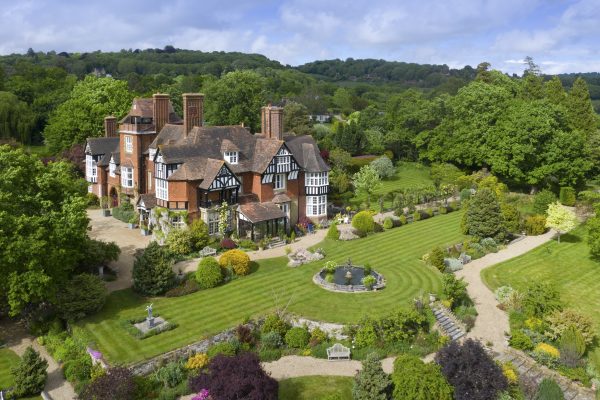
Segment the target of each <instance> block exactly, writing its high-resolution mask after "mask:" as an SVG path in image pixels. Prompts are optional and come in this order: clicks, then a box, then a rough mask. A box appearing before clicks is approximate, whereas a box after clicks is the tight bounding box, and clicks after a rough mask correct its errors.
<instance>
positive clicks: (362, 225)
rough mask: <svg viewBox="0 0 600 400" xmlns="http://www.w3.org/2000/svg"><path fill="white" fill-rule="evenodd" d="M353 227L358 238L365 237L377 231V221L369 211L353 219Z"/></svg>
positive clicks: (358, 214) (360, 213) (362, 212)
mask: <svg viewBox="0 0 600 400" xmlns="http://www.w3.org/2000/svg"><path fill="white" fill-rule="evenodd" d="M352 227H353V228H354V229H356V231H357V233H358V236H360V237H365V236H367V235H368V234H369V233H371V232H373V231H374V230H375V221H374V220H373V216H372V215H371V213H370V212H369V211H361V212H359V213H357V214H356V215H355V216H354V218H352Z"/></svg>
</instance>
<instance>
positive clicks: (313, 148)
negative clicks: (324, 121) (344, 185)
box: [283, 135, 330, 172]
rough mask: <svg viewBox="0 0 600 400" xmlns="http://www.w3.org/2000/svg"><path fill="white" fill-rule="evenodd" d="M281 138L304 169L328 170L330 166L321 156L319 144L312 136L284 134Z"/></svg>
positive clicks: (310, 170)
mask: <svg viewBox="0 0 600 400" xmlns="http://www.w3.org/2000/svg"><path fill="white" fill-rule="evenodd" d="M283 140H284V141H285V144H286V145H287V147H288V148H289V149H290V151H291V152H292V154H293V155H294V158H295V159H296V161H298V164H300V167H302V168H303V169H304V170H306V171H307V172H324V171H329V169H330V168H329V166H328V165H327V163H326V162H325V160H323V157H321V152H320V150H319V146H317V143H316V142H315V139H313V137H312V136H310V135H300V136H284V138H283Z"/></svg>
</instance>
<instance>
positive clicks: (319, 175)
mask: <svg viewBox="0 0 600 400" xmlns="http://www.w3.org/2000/svg"><path fill="white" fill-rule="evenodd" d="M304 183H305V185H306V186H327V185H329V173H328V172H307V173H306V175H305V178H304Z"/></svg>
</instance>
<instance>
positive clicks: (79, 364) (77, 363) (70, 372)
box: [62, 354, 92, 383]
mask: <svg viewBox="0 0 600 400" xmlns="http://www.w3.org/2000/svg"><path fill="white" fill-rule="evenodd" d="M62 369H63V373H64V374H65V378H67V380H68V381H69V382H73V383H76V382H85V381H88V380H89V379H90V375H91V373H92V359H91V358H90V356H89V355H88V354H85V355H82V356H80V357H78V358H75V359H72V360H68V361H66V362H65V363H64V364H63V366H62Z"/></svg>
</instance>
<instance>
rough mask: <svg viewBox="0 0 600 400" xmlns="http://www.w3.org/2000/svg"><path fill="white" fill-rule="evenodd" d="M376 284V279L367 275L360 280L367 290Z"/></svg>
mask: <svg viewBox="0 0 600 400" xmlns="http://www.w3.org/2000/svg"><path fill="white" fill-rule="evenodd" d="M376 283H377V279H376V278H375V277H374V276H373V275H367V276H365V277H364V278H363V279H362V284H363V285H365V287H366V288H367V289H369V290H371V289H373V286H375V284H376Z"/></svg>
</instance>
